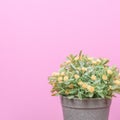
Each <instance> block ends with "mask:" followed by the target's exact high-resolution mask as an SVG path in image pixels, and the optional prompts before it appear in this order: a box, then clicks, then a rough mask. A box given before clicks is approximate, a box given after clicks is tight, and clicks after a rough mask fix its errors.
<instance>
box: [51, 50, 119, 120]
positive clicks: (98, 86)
mask: <svg viewBox="0 0 120 120" xmlns="http://www.w3.org/2000/svg"><path fill="white" fill-rule="evenodd" d="M108 63H109V60H108V59H105V58H92V57H89V56H87V55H84V54H82V51H80V53H79V55H69V56H68V57H67V60H66V61H65V62H64V63H63V64H61V65H60V69H59V71H58V72H54V73H53V74H52V75H51V76H50V77H49V83H50V84H51V85H52V90H51V92H52V95H53V96H56V95H60V96H61V104H62V108H63V115H64V120H108V116H109V108H110V105H111V100H112V97H113V96H115V94H116V93H119V92H120V73H119V70H118V68H117V67H115V66H109V65H108Z"/></svg>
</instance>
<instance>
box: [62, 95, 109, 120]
mask: <svg viewBox="0 0 120 120" xmlns="http://www.w3.org/2000/svg"><path fill="white" fill-rule="evenodd" d="M61 104H62V109H63V116H64V120H108V116H109V110H110V105H111V99H101V98H100V99H99V98H90V99H83V100H80V99H78V98H74V99H68V98H67V97H63V96H61Z"/></svg>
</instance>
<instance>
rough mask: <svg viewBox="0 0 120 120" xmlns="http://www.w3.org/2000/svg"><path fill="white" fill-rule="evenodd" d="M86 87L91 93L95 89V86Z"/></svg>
mask: <svg viewBox="0 0 120 120" xmlns="http://www.w3.org/2000/svg"><path fill="white" fill-rule="evenodd" d="M87 89H88V91H89V92H91V93H93V92H94V91H95V88H94V87H92V86H88V87H87Z"/></svg>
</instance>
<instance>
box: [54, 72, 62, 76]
mask: <svg viewBox="0 0 120 120" xmlns="http://www.w3.org/2000/svg"><path fill="white" fill-rule="evenodd" d="M58 75H60V74H59V73H58V72H53V73H52V76H58Z"/></svg>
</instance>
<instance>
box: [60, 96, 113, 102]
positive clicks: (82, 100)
mask: <svg viewBox="0 0 120 120" xmlns="http://www.w3.org/2000/svg"><path fill="white" fill-rule="evenodd" d="M60 97H61V98H65V99H68V98H67V96H62V95H61V96H60ZM69 100H80V101H84V100H92V101H94V100H112V98H111V99H110V98H83V99H80V98H73V99H69Z"/></svg>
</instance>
